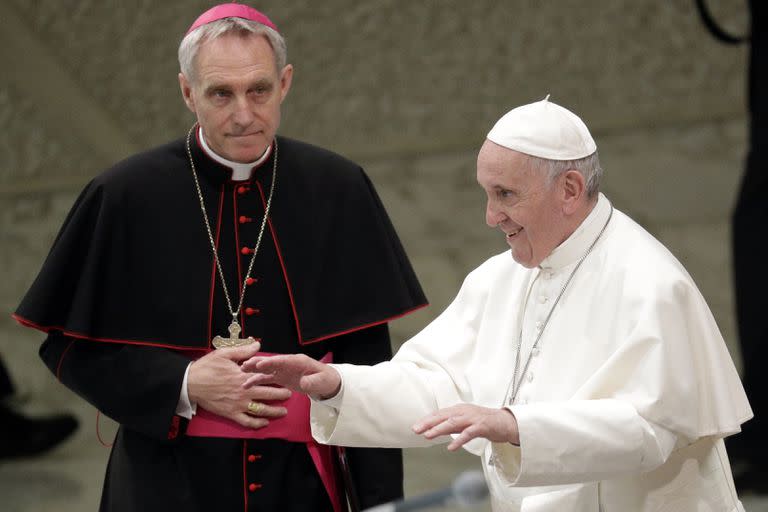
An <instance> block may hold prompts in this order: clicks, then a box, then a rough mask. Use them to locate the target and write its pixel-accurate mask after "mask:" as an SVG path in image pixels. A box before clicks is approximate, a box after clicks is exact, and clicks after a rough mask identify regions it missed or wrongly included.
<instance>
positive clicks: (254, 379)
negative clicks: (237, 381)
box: [243, 373, 275, 389]
mask: <svg viewBox="0 0 768 512" xmlns="http://www.w3.org/2000/svg"><path fill="white" fill-rule="evenodd" d="M274 383H275V376H274V375H273V374H271V373H253V374H251V376H250V377H248V379H247V380H246V381H245V382H243V388H245V389H248V388H250V387H253V386H264V385H268V384H274Z"/></svg>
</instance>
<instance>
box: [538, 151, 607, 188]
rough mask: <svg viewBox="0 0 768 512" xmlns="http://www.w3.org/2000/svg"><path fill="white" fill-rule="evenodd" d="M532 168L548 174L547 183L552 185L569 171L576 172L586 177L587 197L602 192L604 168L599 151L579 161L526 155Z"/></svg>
mask: <svg viewBox="0 0 768 512" xmlns="http://www.w3.org/2000/svg"><path fill="white" fill-rule="evenodd" d="M526 157H527V158H528V165H529V167H530V168H532V169H535V170H537V171H543V172H546V173H547V181H548V182H549V183H552V182H554V181H555V179H556V178H557V177H558V176H560V175H561V174H564V173H565V172H567V171H570V170H572V169H573V170H575V171H578V172H579V173H581V175H582V176H584V181H585V182H586V184H587V197H588V198H590V199H591V198H593V197H594V196H595V195H596V194H597V192H598V190H600V178H601V177H602V175H603V168H602V167H600V159H599V158H598V156H597V151H595V152H594V153H592V154H591V155H589V156H586V157H584V158H579V159H578V160H548V159H546V158H539V157H536V156H531V155H526Z"/></svg>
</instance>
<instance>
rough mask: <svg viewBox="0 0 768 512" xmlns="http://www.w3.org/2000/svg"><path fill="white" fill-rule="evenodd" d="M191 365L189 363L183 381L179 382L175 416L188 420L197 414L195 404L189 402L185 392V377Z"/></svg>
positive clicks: (187, 394)
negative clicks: (179, 389)
mask: <svg viewBox="0 0 768 512" xmlns="http://www.w3.org/2000/svg"><path fill="white" fill-rule="evenodd" d="M191 365H192V363H189V364H188V365H187V369H186V370H185V371H184V380H182V381H181V391H180V392H179V403H177V404H176V414H178V415H179V416H181V417H182V418H186V419H188V420H191V419H192V416H194V415H195V414H196V413H197V403H192V402H190V401H189V392H188V391H187V377H188V376H189V367H190V366H191Z"/></svg>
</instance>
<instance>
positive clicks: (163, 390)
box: [40, 332, 190, 440]
mask: <svg viewBox="0 0 768 512" xmlns="http://www.w3.org/2000/svg"><path fill="white" fill-rule="evenodd" d="M40 357H41V358H42V359H43V361H44V362H45V364H46V365H47V366H48V368H49V369H50V370H51V371H52V372H53V374H54V375H55V376H56V377H57V378H58V379H59V380H60V381H61V382H62V383H63V384H64V385H65V386H67V387H68V388H70V389H71V390H73V391H74V392H75V393H77V394H78V395H80V396H81V397H82V398H84V399H85V400H86V401H88V402H89V403H91V404H92V405H93V406H94V407H96V408H97V409H98V410H100V411H101V412H103V413H104V414H106V415H107V416H109V417H110V418H112V419H114V420H115V421H117V422H118V423H120V424H121V425H122V426H123V427H124V428H128V429H131V430H134V431H137V432H140V433H142V434H144V435H147V436H149V437H151V438H154V439H158V440H172V439H175V438H176V437H177V434H178V432H179V431H181V432H183V429H184V428H185V427H186V420H184V419H183V418H180V417H179V416H177V415H176V406H177V405H178V401H179V393H180V391H181V384H182V382H183V380H184V372H185V371H186V368H187V366H188V365H189V363H190V360H189V359H188V358H186V357H184V356H183V355H181V354H178V353H175V352H173V351H171V350H168V349H165V348H159V347H152V346H143V345H128V344H113V343H102V342H95V341H89V340H81V339H75V338H71V337H68V336H65V335H63V334H61V333H59V332H51V333H50V334H49V335H48V338H47V339H46V340H45V341H44V342H43V344H42V346H41V347H40Z"/></svg>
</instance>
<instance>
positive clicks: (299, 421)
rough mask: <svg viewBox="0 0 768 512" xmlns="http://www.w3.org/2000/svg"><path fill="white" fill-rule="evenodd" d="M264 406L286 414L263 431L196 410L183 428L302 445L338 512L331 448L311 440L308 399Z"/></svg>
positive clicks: (203, 434)
mask: <svg viewBox="0 0 768 512" xmlns="http://www.w3.org/2000/svg"><path fill="white" fill-rule="evenodd" d="M257 355H259V356H267V357H269V356H274V355H277V354H272V353H269V352H259V353H258V354H257ZM332 360H333V354H332V353H331V352H328V353H327V354H326V355H325V356H323V358H322V359H321V360H320V361H321V362H323V363H329V362H331V361H332ZM268 404H269V405H276V406H282V407H285V408H286V409H288V414H287V415H285V416H283V417H282V418H276V419H270V420H269V424H268V425H267V426H266V427H263V428H259V429H251V428H248V427H244V426H242V425H240V424H239V423H236V422H234V421H232V420H230V419H227V418H223V417H221V416H218V415H216V414H214V413H212V412H210V411H207V410H205V409H203V408H202V407H198V408H197V413H196V414H195V415H194V416H193V417H192V419H191V420H190V421H189V424H188V425H187V435H188V436H193V437H227V438H234V439H283V440H285V441H291V442H295V443H306V445H307V450H309V455H310V456H311V457H312V462H314V464H315V468H316V469H317V472H318V474H319V475H320V479H321V480H322V482H323V485H324V486H325V490H326V491H327V492H328V496H329V497H330V498H331V502H332V503H333V510H334V511H335V512H341V510H342V508H341V496H340V493H339V486H338V481H337V479H336V471H335V467H336V466H335V464H334V457H333V448H332V447H330V446H326V445H321V444H318V443H317V442H316V441H315V440H314V439H312V431H311V429H310V426H309V407H310V401H309V397H307V395H305V394H303V393H295V392H294V393H293V394H292V395H291V396H290V398H288V399H287V400H280V401H278V400H276V401H270V402H268Z"/></svg>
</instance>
